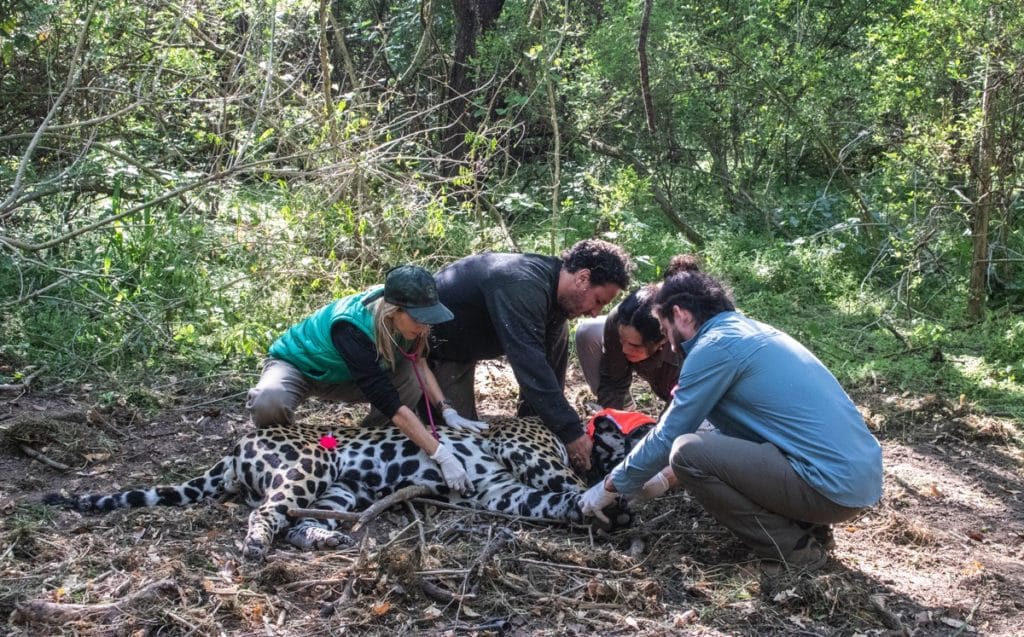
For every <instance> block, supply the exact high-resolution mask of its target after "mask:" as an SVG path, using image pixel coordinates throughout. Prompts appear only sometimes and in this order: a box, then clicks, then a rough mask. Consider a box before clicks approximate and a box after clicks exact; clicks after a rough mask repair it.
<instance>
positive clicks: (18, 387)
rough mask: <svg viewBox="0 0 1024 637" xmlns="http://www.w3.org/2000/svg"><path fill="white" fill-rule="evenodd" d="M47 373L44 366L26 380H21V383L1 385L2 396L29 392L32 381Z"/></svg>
mask: <svg viewBox="0 0 1024 637" xmlns="http://www.w3.org/2000/svg"><path fill="white" fill-rule="evenodd" d="M45 371H46V366H45V365H44V366H42V367H40V368H39V369H37V370H36V371H34V372H32V373H31V374H29V375H28V376H26V377H25V378H23V379H21V382H20V383H5V384H0V394H21V393H24V392H27V391H28V390H29V387H31V385H32V381H34V380H35V379H36V376H38V375H40V374H42V373H43V372H45Z"/></svg>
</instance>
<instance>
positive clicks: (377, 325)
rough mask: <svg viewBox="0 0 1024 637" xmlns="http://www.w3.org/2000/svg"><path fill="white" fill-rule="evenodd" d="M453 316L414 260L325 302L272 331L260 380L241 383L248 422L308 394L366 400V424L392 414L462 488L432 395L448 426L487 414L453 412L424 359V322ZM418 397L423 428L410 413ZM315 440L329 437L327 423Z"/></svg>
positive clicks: (279, 419) (269, 417) (285, 420)
mask: <svg viewBox="0 0 1024 637" xmlns="http://www.w3.org/2000/svg"><path fill="white" fill-rule="evenodd" d="M451 318H452V313H451V312H450V311H449V310H448V308H447V307H445V306H444V305H443V304H442V303H441V302H440V301H439V300H438V297H437V286H436V284H435V282H434V277H433V276H432V275H431V274H430V273H429V272H427V271H426V270H424V269H423V268H420V267H418V266H413V265H403V266H399V267H397V268H394V269H392V270H390V271H389V272H388V273H387V275H386V277H385V280H384V285H378V286H374V287H372V288H370V289H368V290H366V291H364V292H360V293H358V294H353V295H351V296H347V297H344V298H341V299H338V300H335V301H333V302H331V303H329V304H328V305H326V306H324V307H322V308H320V309H319V310H317V311H316V312H314V313H313V314H311V315H310V316H308V317H306V318H305V319H303V320H302V321H301V322H299V323H297V324H296V325H293V326H292V327H290V328H289V329H288V330H287V331H286V332H285V333H284V334H282V335H281V336H280V337H279V338H278V339H277V340H276V341H274V343H273V344H272V345H271V346H270V351H269V353H268V355H267V359H266V360H265V361H264V363H263V373H262V374H261V376H260V380H259V382H258V383H257V385H256V386H255V387H253V388H252V389H251V390H249V400H248V407H249V409H250V412H251V414H252V420H253V424H254V425H255V426H256V429H257V431H258V430H260V429H263V428H266V427H269V426H271V425H284V426H287V425H291V424H293V423H294V420H295V409H296V408H297V407H298V406H299V405H300V404H301V403H302V402H303V401H304V400H305V399H306V398H308V397H310V396H317V397H319V398H321V399H324V400H330V401H342V402H360V403H367V402H368V403H369V404H370V406H371V410H370V413H369V415H367V416H366V418H365V419H364V420H363V424H364V425H366V424H382V423H385V422H388V421H390V422H392V423H394V425H395V426H396V427H398V429H399V430H401V432H402V433H404V434H405V435H406V436H407V437H408V438H409V439H410V440H411V441H412V442H414V443H415V444H416V446H418V447H419V448H420V449H422V450H423V451H424V452H426V453H427V454H428V455H429V456H430V457H431V458H432V459H433V460H434V461H436V462H437V463H438V465H439V466H440V468H441V473H442V475H443V476H444V480H445V482H446V483H447V484H448V486H449V487H450V488H451V489H453V490H456V491H459V492H465V491H467V490H468V489H469V488H470V483H469V478H468V476H467V475H466V470H465V469H464V468H463V466H462V464H461V463H460V462H459V460H458V458H456V457H455V456H454V455H453V454H452V452H451V450H450V449H448V448H447V447H446V446H445V445H444V444H442V443H441V441H440V436H439V435H438V433H437V430H436V426H435V424H434V422H433V410H432V409H431V405H436V406H437V407H438V408H439V410H440V411H441V413H442V414H443V416H444V420H445V422H446V423H447V424H448V426H450V427H453V428H455V429H466V430H470V431H474V432H480V431H483V430H485V429H486V428H487V424H486V423H483V422H479V421H474V420H469V419H467V418H463V417H462V416H460V415H459V414H458V412H457V411H456V410H455V409H454V407H453V406H452V405H451V404H450V403H449V402H448V401H447V400H446V399H445V397H444V394H443V393H442V392H441V389H440V387H439V386H438V384H437V380H436V379H435V378H434V375H433V373H432V372H431V371H430V368H429V367H428V366H427V363H426V348H427V337H428V336H429V334H430V328H431V326H432V325H436V324H438V323H443V322H444V321H448V320H451ZM422 397H426V401H427V413H428V415H429V417H430V420H431V423H430V425H431V426H430V429H428V428H427V427H426V426H425V425H424V423H423V421H422V420H420V417H419V416H418V415H417V414H416V405H417V404H418V403H419V401H420V398H422ZM323 440H326V441H327V442H326V443H324V444H327V445H331V444H332V441H333V436H332V435H331V432H325V438H324V439H323Z"/></svg>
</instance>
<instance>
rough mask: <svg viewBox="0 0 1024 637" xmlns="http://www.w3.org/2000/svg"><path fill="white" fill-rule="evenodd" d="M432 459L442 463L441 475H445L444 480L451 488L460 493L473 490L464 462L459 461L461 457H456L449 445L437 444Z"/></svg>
mask: <svg viewBox="0 0 1024 637" xmlns="http://www.w3.org/2000/svg"><path fill="white" fill-rule="evenodd" d="M430 459H431V460H433V461H434V462H436V463H437V464H439V465H441V475H443V476H444V482H445V484H447V485H448V488H449V489H451V490H453V491H458V492H459V493H466V492H468V491H472V490H473V489H472V485H470V483H469V476H468V475H467V474H466V470H465V468H463V466H462V463H461V462H459V459H458V458H456V457H455V454H453V453H452V452H451V450H450V449H449V448H448V447H445V446H444V445H437V451H435V452H434V455H432V456H430Z"/></svg>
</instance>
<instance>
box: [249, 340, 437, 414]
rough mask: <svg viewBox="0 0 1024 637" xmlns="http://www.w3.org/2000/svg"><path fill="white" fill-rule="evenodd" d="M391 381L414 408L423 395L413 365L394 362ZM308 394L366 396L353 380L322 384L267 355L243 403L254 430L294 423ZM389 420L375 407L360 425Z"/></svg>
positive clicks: (361, 399)
mask: <svg viewBox="0 0 1024 637" xmlns="http://www.w3.org/2000/svg"><path fill="white" fill-rule="evenodd" d="M391 382H393V383H394V384H395V389H397V390H398V396H399V398H401V400H402V404H403V405H406V406H407V407H409V408H410V409H412V410H414V411H415V410H416V403H418V402H419V400H420V397H421V396H422V395H423V390H422V389H421V388H420V385H419V382H417V380H416V375H415V373H414V372H413V368H412V365H411V364H410V363H409V361H408V360H407V359H405V358H404V357H399V358H398V360H397V361H396V362H395V370H394V372H392V375H391ZM310 396H316V397H318V398H321V399H323V400H329V401H335V402H347V403H365V402H368V401H367V400H366V396H364V395H363V392H362V391H361V390H360V389H359V387H358V386H357V385H356V384H355V383H354V382H348V383H322V382H320V381H317V380H313V379H312V378H309V377H308V376H305V375H304V374H303V373H302V372H300V371H299V370H298V368H296V367H295V366H294V365H292V364H291V363H286V362H285V361H282V360H278V359H276V358H268V359H266V360H265V361H263V373H262V374H261V375H260V380H259V382H258V383H257V384H256V386H255V387H253V388H252V389H250V390H249V400H248V402H247V403H246V406H247V407H248V408H249V410H250V412H251V414H252V422H253V424H254V425H256V429H257V430H259V429H263V428H266V427H268V426H270V425H291V424H294V423H295V409H296V408H297V407H298V406H299V405H300V404H302V401H304V400H306V399H307V398H309V397H310ZM388 422H391V419H390V418H388V417H387V416H385V415H384V414H383V413H381V412H380V411H379V410H377V409H376V408H371V409H370V413H369V414H368V415H367V416H366V418H364V419H363V424H383V423H388Z"/></svg>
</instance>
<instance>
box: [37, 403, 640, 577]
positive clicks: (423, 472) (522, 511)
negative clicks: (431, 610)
mask: <svg viewBox="0 0 1024 637" xmlns="http://www.w3.org/2000/svg"><path fill="white" fill-rule="evenodd" d="M488 420H489V422H490V425H491V426H490V430H489V431H487V432H485V433H482V434H478V433H471V432H465V431H460V430H453V429H449V428H447V427H442V428H441V430H440V431H439V434H440V436H441V442H443V443H444V444H445V446H447V447H448V448H449V449H451V450H452V451H453V453H454V454H455V455H456V457H458V458H459V460H460V461H461V462H462V464H463V466H465V468H466V472H467V473H468V474H469V477H470V480H471V482H472V487H473V488H472V492H470V493H466V494H464V495H463V494H459V493H456V492H453V491H451V490H450V489H449V488H448V487H447V486H446V485H445V482H444V478H443V477H442V475H441V471H440V469H439V468H438V466H437V464H436V463H435V462H434V461H433V460H431V459H430V458H429V457H428V456H427V455H426V454H425V453H424V452H422V451H421V450H420V449H419V448H418V447H417V446H416V445H415V444H413V443H412V442H411V441H410V440H409V439H408V438H406V437H405V435H403V434H402V433H401V432H400V431H399V430H398V429H397V428H395V427H393V426H388V425H384V426H379V427H360V428H358V429H344V430H343V432H342V433H340V434H338V437H337V439H336V440H337V446H336V447H335V448H333V449H328V448H326V447H325V446H324V445H323V444H322V437H323V436H324V433H325V431H324V430H323V428H322V427H314V426H312V425H304V424H297V425H294V426H290V427H272V428H267V429H264V430H261V431H260V432H258V433H251V434H248V435H246V436H244V437H243V438H242V439H241V440H239V441H238V443H237V444H236V445H235V447H234V449H233V450H232V452H231V453H230V454H229V455H226V456H224V457H223V458H221V460H220V461H219V462H217V463H216V464H215V465H214V466H213V467H211V468H210V469H209V470H208V471H207V472H206V473H204V474H203V475H202V476H199V477H197V478H193V479H191V480H188V481H187V482H184V483H182V484H179V485H173V486H157V487H151V488H147V489H137V490H132V491H123V492H120V493H112V494H87V495H80V496H77V497H75V496H72V497H68V496H64V495H62V494H50V495H47V496H46V497H45V498H44V499H43V501H44V502H45V503H46V504H51V505H58V506H64V507H66V508H71V509H77V510H79V511H110V510H113V509H116V508H120V507H146V506H158V505H167V506H181V505H186V504H192V503H195V502H200V501H203V500H208V499H221V498H226V497H232V496H234V497H237V498H240V499H242V500H244V501H245V502H247V503H248V504H249V506H251V507H253V509H254V510H253V511H252V512H251V513H250V515H249V529H248V533H247V534H246V537H245V541H244V543H243V554H244V555H245V557H246V558H248V559H253V560H258V559H262V558H263V557H264V556H265V555H266V553H267V551H268V550H269V549H270V545H271V543H272V542H273V540H274V538H275V536H277V534H278V533H280V532H282V531H285V532H286V537H287V539H288V541H289V542H290V543H291V544H293V545H294V546H297V547H300V548H303V549H320V548H331V547H336V546H339V545H342V544H348V543H349V542H350V541H351V540H350V538H349V537H348V536H347V535H345V534H344V533H342V532H341V531H339V530H338V529H337V527H338V522H337V521H335V520H319V519H313V518H303V519H298V520H293V519H291V518H289V517H288V515H287V514H288V511H289V510H290V509H294V508H302V509H309V508H312V509H324V510H332V511H349V512H351V511H358V510H361V509H364V508H365V507H367V506H369V505H371V504H373V503H374V502H376V501H377V500H379V499H380V498H382V497H385V496H387V495H389V494H391V493H393V492H394V491H396V490H398V489H401V488H404V487H407V486H412V485H422V486H426V487H427V488H429V489H430V493H431V494H433V496H434V497H436V498H438V499H440V500H444V501H447V502H451V503H454V504H462V505H465V506H470V507H473V508H478V509H485V510H488V511H497V512H502V513H508V514H512V515H518V516H522V517H524V518H531V519H537V518H548V519H555V520H560V521H564V522H566V523H581V522H583V518H582V515H581V514H580V510H579V504H578V502H579V499H580V496H581V495H582V493H583V490H584V489H585V487H586V484H585V483H584V481H583V480H582V479H581V478H580V477H579V476H577V475H576V474H575V473H574V472H573V471H572V469H570V468H569V464H568V456H567V454H566V451H565V447H564V446H563V445H562V443H561V442H559V441H558V439H557V438H555V436H554V435H553V434H552V433H551V432H550V431H549V430H548V429H547V427H545V426H544V425H543V424H541V423H540V422H539V421H537V420H534V419H521V418H509V417H496V418H490V419H488ZM648 428H649V427H648ZM645 432H646V429H644V430H643V431H633V432H631V433H630V434H628V435H624V434H622V433H621V432H620V431H619V429H618V427H617V426H616V424H615V422H614V421H613V420H611V419H606V418H599V419H597V422H596V426H595V428H594V440H595V444H594V457H593V464H594V469H593V470H592V471H591V473H590V475H592V476H603V475H604V474H606V473H607V471H608V470H609V469H611V467H613V466H614V465H615V463H617V462H618V461H619V460H621V459H622V458H623V457H624V455H625V453H626V452H628V451H629V449H630V448H631V447H632V445H633V444H634V443H635V442H636V441H638V440H639V439H640V438H641V437H642V434H643V433H645ZM629 521H631V516H630V515H629V514H628V511H626V510H625V509H623V510H622V513H621V515H619V516H618V522H619V524H620V525H624V524H628V523H629Z"/></svg>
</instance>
